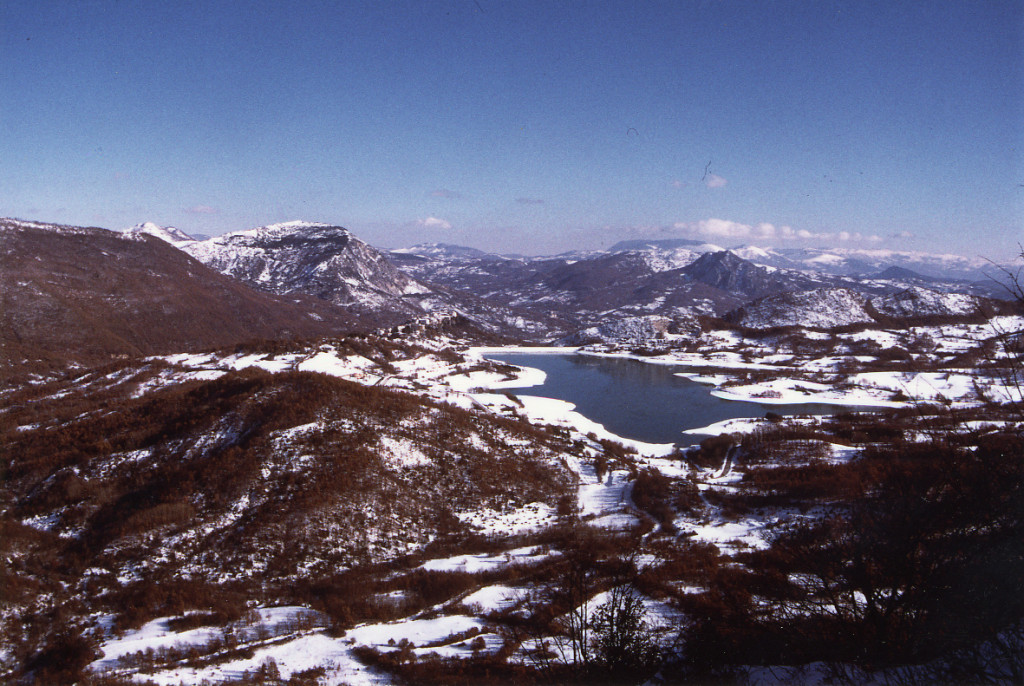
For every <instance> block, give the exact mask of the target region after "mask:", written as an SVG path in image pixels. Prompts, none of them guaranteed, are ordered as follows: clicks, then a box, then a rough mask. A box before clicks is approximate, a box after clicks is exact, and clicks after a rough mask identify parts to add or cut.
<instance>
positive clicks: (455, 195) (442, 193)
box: [430, 188, 462, 200]
mask: <svg viewBox="0 0 1024 686" xmlns="http://www.w3.org/2000/svg"><path fill="white" fill-rule="evenodd" d="M430 195H431V197H433V198H445V199H447V200H458V199H459V198H461V197H462V193H459V192H456V191H450V190H448V189H447V188H438V189H437V190H436V191H430Z"/></svg>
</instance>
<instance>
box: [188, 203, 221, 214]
mask: <svg viewBox="0 0 1024 686" xmlns="http://www.w3.org/2000/svg"><path fill="white" fill-rule="evenodd" d="M185 212H187V213H188V214H220V210H219V209H217V208H216V207H210V206H209V205H194V206H192V207H186V208H185Z"/></svg>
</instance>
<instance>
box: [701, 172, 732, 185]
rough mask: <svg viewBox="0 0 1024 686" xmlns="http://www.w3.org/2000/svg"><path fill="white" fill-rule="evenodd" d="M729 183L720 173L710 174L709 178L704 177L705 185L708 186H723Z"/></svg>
mask: <svg viewBox="0 0 1024 686" xmlns="http://www.w3.org/2000/svg"><path fill="white" fill-rule="evenodd" d="M727 183H729V182H728V181H726V180H725V179H724V178H723V177H721V176H719V175H718V174H708V175H707V178H705V179H704V185H706V186H707V187H708V188H722V187H724V186H725V185H726V184H727Z"/></svg>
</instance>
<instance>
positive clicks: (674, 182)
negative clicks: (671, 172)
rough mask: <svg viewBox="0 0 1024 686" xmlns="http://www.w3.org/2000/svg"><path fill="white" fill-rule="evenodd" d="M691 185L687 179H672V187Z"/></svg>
mask: <svg viewBox="0 0 1024 686" xmlns="http://www.w3.org/2000/svg"><path fill="white" fill-rule="evenodd" d="M689 185H690V184H688V183H686V182H685V181H680V180H679V179H673V180H672V188H686V187H687V186H689Z"/></svg>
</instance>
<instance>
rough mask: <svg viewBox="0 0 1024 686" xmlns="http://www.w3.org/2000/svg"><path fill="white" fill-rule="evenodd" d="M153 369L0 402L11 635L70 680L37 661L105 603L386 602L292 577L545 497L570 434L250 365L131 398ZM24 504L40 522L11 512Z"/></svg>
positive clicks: (21, 652)
mask: <svg viewBox="0 0 1024 686" xmlns="http://www.w3.org/2000/svg"><path fill="white" fill-rule="evenodd" d="M346 345H348V346H351V347H353V348H358V349H359V350H360V351H361V352H362V353H363V354H366V355H367V356H368V357H372V358H373V359H379V360H380V361H381V362H382V363H385V362H387V358H388V357H389V356H390V357H396V356H398V355H401V354H404V353H403V352H402V349H401V346H398V345H396V344H390V343H380V344H377V343H368V342H367V341H365V340H362V339H351V340H349V341H348V342H347V343H346ZM164 371H167V365H166V364H163V363H153V364H151V365H147V366H144V367H142V368H136V367H133V366H131V365H128V364H126V363H120V364H112V365H110V366H108V367H106V368H101V369H97V370H94V371H90V372H86V373H84V374H82V375H80V376H79V377H78V378H76V379H65V380H63V381H55V382H52V383H50V384H44V385H41V386H40V387H34V388H28V389H24V390H22V391H20V392H17V393H11V394H9V395H8V398H9V399H11V400H12V401H13V402H11V403H10V404H9V405H7V406H6V407H5V411H4V412H3V413H2V415H0V416H2V421H0V446H2V454H0V457H2V461H0V479H2V481H3V484H4V491H3V498H4V502H3V506H4V514H3V516H2V517H0V530H2V532H3V534H4V535H3V536H2V538H0V545H2V546H3V550H2V552H3V560H4V561H5V564H4V565H3V567H2V568H0V574H2V578H0V585H2V586H3V589H4V594H3V604H4V610H5V612H8V613H11V612H13V613H14V614H13V616H14V617H17V618H18V619H17V621H11V622H9V623H8V624H7V625H6V626H5V631H6V632H7V636H6V638H7V640H8V641H9V644H11V645H13V647H14V649H15V650H14V656H15V658H16V659H17V660H18V662H19V663H20V664H21V665H22V666H23V668H24V670H25V673H26V674H27V673H30V672H33V670H34V672H33V673H35V674H36V675H37V676H40V675H42V676H45V677H46V678H44V679H43V683H47V682H48V681H47V679H49V680H50V682H60V681H63V680H65V678H64V677H63V676H59V675H56V674H50V673H49V672H46V671H45V670H44V669H43V666H44V665H50V664H64V665H67V666H68V669H69V670H70V671H69V672H68V674H72V673H74V671H75V669H77V668H78V667H80V666H82V664H84V663H85V662H88V661H90V660H91V659H94V656H93V654H92V652H91V651H92V648H93V647H94V646H95V645H96V638H95V636H93V635H92V634H91V633H90V632H89V631H85V629H86V627H87V626H88V624H87V623H86V622H85V621H84V617H85V616H87V615H88V614H89V613H90V612H93V611H101V612H112V613H114V614H115V615H116V624H115V626H116V627H117V628H119V629H127V628H130V627H137V626H139V625H140V624H141V623H143V622H145V621H147V620H149V619H151V618H154V617H158V616H168V615H180V614H182V613H184V612H185V611H188V610H201V611H203V612H204V613H205V616H206V617H208V618H233V617H237V616H238V615H239V614H240V613H242V612H243V611H244V608H245V607H246V603H248V602H252V601H259V602H275V601H278V602H280V601H283V600H285V599H290V600H296V601H300V602H306V603H309V604H310V605H313V606H322V607H323V609H324V610H326V611H328V612H329V613H330V614H331V615H332V616H333V617H334V618H335V621H336V622H338V623H339V625H343V624H344V623H345V621H346V619H345V618H346V617H350V618H354V617H360V616H370V615H373V614H375V613H376V616H380V614H381V613H382V611H383V608H376V609H372V610H360V609H359V606H358V604H357V602H356V599H357V595H356V592H357V590H358V588H359V587H358V585H355V584H354V585H353V586H352V588H347V587H346V586H344V585H343V586H331V585H330V581H329V579H330V576H329V575H327V576H322V577H320V578H322V579H323V581H322V582H320V583H321V584H324V583H326V584H327V586H324V587H322V588H321V587H316V586H309V587H308V588H307V590H306V591H302V590H301V589H302V588H304V587H305V586H304V582H303V583H298V582H299V581H300V580H301V579H305V578H310V577H309V572H308V571H306V570H309V569H313V570H315V574H316V575H322V574H324V573H325V572H326V571H327V570H339V569H341V570H343V569H346V568H354V567H357V566H360V565H363V564H366V563H368V562H373V561H380V560H387V559H393V558H395V557H397V556H398V555H399V554H401V552H403V551H404V550H405V549H406V548H407V547H408V546H410V545H422V544H424V543H426V542H427V541H428V540H429V539H431V538H438V537H439V538H441V539H444V538H446V537H452V538H460V537H465V536H467V535H468V534H469V533H470V532H469V531H468V530H467V528H466V527H465V525H463V524H462V523H461V522H460V521H459V520H458V519H457V518H456V516H455V515H456V513H457V512H458V511H460V510H463V509H470V508H477V507H483V506H486V507H491V508H494V509H497V510H503V509H506V508H509V507H516V506H518V505H522V504H525V503H528V502H536V501H544V502H548V503H549V504H551V505H555V504H556V503H557V502H558V501H559V499H560V498H561V496H562V494H563V493H565V492H566V490H567V489H569V488H571V486H572V483H573V482H572V479H571V475H570V474H569V472H568V471H567V470H566V469H565V468H564V466H562V465H561V463H560V462H559V460H558V458H557V456H558V455H559V454H560V453H562V452H565V451H567V450H568V449H569V448H570V446H569V445H568V444H567V443H566V442H565V441H564V440H563V439H560V438H558V437H557V436H555V435H554V434H551V433H549V432H547V431H545V430H542V429H538V428H535V427H532V426H530V425H528V424H525V423H523V422H521V421H518V420H509V419H502V418H497V417H493V416H483V415H478V414H475V413H470V412H466V411H464V410H460V409H458V408H455V407H452V406H449V405H437V404H434V403H432V402H430V401H427V400H424V399H422V398H419V397H416V396H412V395H409V394H406V393H401V392H395V391H391V390H387V389H384V388H378V387H373V386H365V385H359V384H354V383H350V382H346V381H341V380H338V379H335V378H332V377H328V376H324V375H320V374H314V373H301V372H290V373H280V374H269V373H266V372H262V371H258V370H254V369H249V370H243V371H239V372H229V373H227V374H225V375H223V376H221V377H220V378H218V379H216V380H212V381H192V382H186V383H181V384H177V385H171V386H169V387H164V388H161V389H159V390H155V391H151V392H149V393H147V394H145V395H142V396H140V397H132V392H133V391H134V390H135V389H136V388H137V387H138V384H139V383H142V382H145V381H147V380H152V379H154V378H155V377H156V376H157V375H159V374H160V373H161V372H164ZM68 390H73V391H74V392H72V393H67V394H65V393H64V392H65V391H68ZM297 426H299V427H304V428H303V429H302V430H300V431H297V432H295V433H293V434H292V435H290V437H289V438H288V440H286V441H284V442H281V440H280V438H279V437H280V436H282V432H286V431H289V430H292V429H293V428H294V427H297ZM382 436H388V437H389V438H390V439H392V440H396V441H402V440H405V441H408V442H409V443H410V444H411V445H415V446H419V447H421V449H422V452H423V458H424V459H423V460H421V461H419V462H418V463H417V464H413V465H408V466H402V465H401V464H393V463H391V462H389V461H388V459H390V458H387V454H386V453H385V452H383V449H382V448H381V445H382V444H381V443H380V440H381V437H382ZM473 436H475V439H472V438H471V437H473ZM35 516H41V517H46V518H48V521H49V522H50V524H49V528H50V531H40V530H38V529H35V528H33V527H30V526H26V525H24V524H22V523H21V522H22V521H23V520H25V519H26V518H31V517H35ZM57 534H64V537H59V536H58V535H57ZM86 570H91V571H89V573H88V574H86ZM129 570H130V571H129ZM119 575H126V578H125V579H124V580H123V581H121V582H119V581H118V579H117V577H118V576H119ZM404 579H405V580H404V581H395V582H394V584H405V586H404V590H407V591H408V592H409V593H408V596H409V598H411V599H414V600H413V601H411V602H413V603H415V604H417V606H418V607H422V606H423V605H422V604H423V603H432V602H435V601H438V600H443V599H445V598H447V597H451V594H454V593H457V592H459V591H461V590H465V589H466V588H468V587H467V585H466V582H465V581H459V580H458V575H433V574H426V573H423V574H411V575H407V576H406V577H404ZM394 584H393V585H394ZM397 587H398V588H403V587H402V586H397ZM317 588H321V590H317ZM329 588H334V590H333V591H330V592H328V591H327V590H324V589H329ZM388 590H394V588H389V589H388ZM318 598H319V599H321V600H318ZM339 603H340V604H339ZM345 606H348V607H350V608H352V609H350V610H344V609H342V608H343V607H345ZM210 621H213V619H210ZM61 632H65V633H61ZM66 632H71V633H70V634H66ZM69 636H73V637H74V640H72V639H71V638H69ZM59 655H63V656H64V658H63V659H58V656H59ZM83 661H84V662H83ZM40 678H41V677H40Z"/></svg>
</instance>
